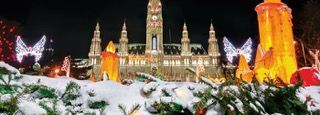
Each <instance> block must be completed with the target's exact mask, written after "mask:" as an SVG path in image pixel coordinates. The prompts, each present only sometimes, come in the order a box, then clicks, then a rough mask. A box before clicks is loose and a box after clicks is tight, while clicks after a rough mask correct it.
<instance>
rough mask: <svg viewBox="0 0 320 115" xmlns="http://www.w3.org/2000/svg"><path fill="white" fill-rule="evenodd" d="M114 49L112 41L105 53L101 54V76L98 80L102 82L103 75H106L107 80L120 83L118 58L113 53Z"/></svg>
mask: <svg viewBox="0 0 320 115" xmlns="http://www.w3.org/2000/svg"><path fill="white" fill-rule="evenodd" d="M115 52H116V47H115V45H114V44H113V42H112V41H110V42H109V43H108V46H107V48H106V51H104V52H102V60H101V72H100V73H101V75H100V77H99V79H98V80H95V81H100V80H103V78H102V77H103V75H102V74H103V73H107V76H108V79H109V80H113V81H115V82H118V83H120V78H119V56H118V55H117V54H116V53H115Z"/></svg>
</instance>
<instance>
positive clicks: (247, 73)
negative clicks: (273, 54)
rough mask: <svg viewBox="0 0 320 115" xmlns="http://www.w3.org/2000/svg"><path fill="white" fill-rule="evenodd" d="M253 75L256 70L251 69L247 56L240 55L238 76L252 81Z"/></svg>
mask: <svg viewBox="0 0 320 115" xmlns="http://www.w3.org/2000/svg"><path fill="white" fill-rule="evenodd" d="M253 75H254V72H253V71H252V70H251V69H250V67H249V64H248V62H247V60H246V58H245V57H244V55H240V59H239V65H238V69H237V71H236V77H237V78H239V79H240V78H241V79H242V80H244V81H246V82H249V83H251V81H252V78H253Z"/></svg>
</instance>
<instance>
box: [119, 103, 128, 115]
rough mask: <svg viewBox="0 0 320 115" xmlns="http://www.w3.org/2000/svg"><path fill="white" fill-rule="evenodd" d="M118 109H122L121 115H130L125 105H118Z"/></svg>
mask: <svg viewBox="0 0 320 115" xmlns="http://www.w3.org/2000/svg"><path fill="white" fill-rule="evenodd" d="M118 108H119V109H120V111H121V113H122V114H123V115H128V114H127V109H126V106H124V105H122V104H119V105H118Z"/></svg>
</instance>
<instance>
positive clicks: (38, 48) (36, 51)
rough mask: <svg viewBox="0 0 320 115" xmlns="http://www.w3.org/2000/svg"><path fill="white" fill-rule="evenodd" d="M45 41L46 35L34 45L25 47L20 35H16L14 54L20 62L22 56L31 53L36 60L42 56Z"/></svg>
mask: <svg viewBox="0 0 320 115" xmlns="http://www.w3.org/2000/svg"><path fill="white" fill-rule="evenodd" d="M45 43H46V36H43V37H42V38H41V40H39V41H38V42H37V43H36V45H34V46H33V47H27V45H26V44H25V43H24V42H23V41H22V40H21V37H20V36H18V37H17V41H16V44H17V46H16V53H17V54H16V56H17V60H18V61H19V62H20V63H21V62H22V59H23V57H24V56H27V55H33V56H35V62H38V61H39V60H40V58H41V57H42V52H43V50H44V45H45Z"/></svg>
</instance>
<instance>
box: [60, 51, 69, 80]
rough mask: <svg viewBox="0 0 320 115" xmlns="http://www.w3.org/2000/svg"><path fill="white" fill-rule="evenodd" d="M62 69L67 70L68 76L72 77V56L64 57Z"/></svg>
mask: <svg viewBox="0 0 320 115" xmlns="http://www.w3.org/2000/svg"><path fill="white" fill-rule="evenodd" d="M61 70H62V71H65V72H66V76H67V77H70V56H67V57H65V58H64V61H63V65H62V68H61Z"/></svg>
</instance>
